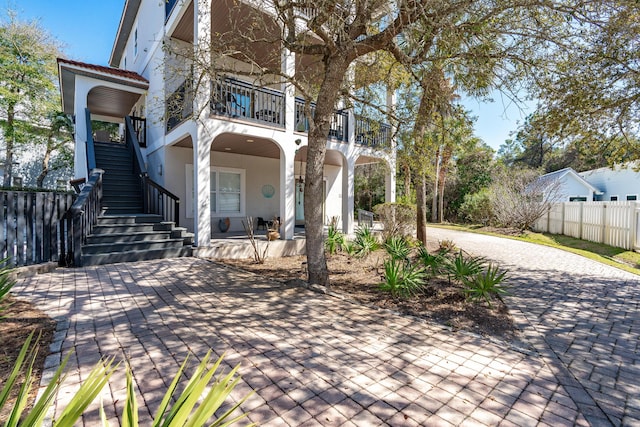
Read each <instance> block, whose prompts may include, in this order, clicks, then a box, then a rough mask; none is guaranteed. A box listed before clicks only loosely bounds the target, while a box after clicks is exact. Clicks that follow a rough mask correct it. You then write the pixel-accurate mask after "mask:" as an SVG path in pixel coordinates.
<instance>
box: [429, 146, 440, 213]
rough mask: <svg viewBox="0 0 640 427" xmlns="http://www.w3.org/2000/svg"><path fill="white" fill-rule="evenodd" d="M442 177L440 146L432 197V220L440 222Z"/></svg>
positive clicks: (437, 152) (437, 153) (437, 154)
mask: <svg viewBox="0 0 640 427" xmlns="http://www.w3.org/2000/svg"><path fill="white" fill-rule="evenodd" d="M439 177H440V147H438V149H437V150H436V173H435V175H434V177H433V198H432V199H431V222H434V223H435V222H438V188H439V183H438V178H439Z"/></svg>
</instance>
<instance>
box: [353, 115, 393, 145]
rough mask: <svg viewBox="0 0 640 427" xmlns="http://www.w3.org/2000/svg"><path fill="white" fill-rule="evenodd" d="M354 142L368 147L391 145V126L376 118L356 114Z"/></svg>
mask: <svg viewBox="0 0 640 427" xmlns="http://www.w3.org/2000/svg"><path fill="white" fill-rule="evenodd" d="M355 138H356V143H357V144H361V145H366V146H368V147H389V146H390V145H391V126H390V125H388V124H386V123H382V122H379V121H377V120H372V119H368V118H365V117H361V116H356V125H355Z"/></svg>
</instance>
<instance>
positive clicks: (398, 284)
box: [380, 258, 425, 298]
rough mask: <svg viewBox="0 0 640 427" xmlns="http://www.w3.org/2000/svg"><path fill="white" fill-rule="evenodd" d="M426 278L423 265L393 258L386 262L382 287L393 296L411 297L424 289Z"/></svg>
mask: <svg viewBox="0 0 640 427" xmlns="http://www.w3.org/2000/svg"><path fill="white" fill-rule="evenodd" d="M424 280H425V271H424V269H423V268H422V267H419V266H416V265H411V264H410V263H407V262H402V261H401V260H399V259H394V258H391V259H388V260H387V261H385V262H384V282H382V283H381V284H380V289H381V290H383V291H385V292H389V293H391V295H392V296H393V297H401V298H406V297H411V296H413V295H416V294H417V293H418V292H420V291H421V290H422V286H423V285H424Z"/></svg>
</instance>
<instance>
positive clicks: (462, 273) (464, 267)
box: [444, 250, 484, 282]
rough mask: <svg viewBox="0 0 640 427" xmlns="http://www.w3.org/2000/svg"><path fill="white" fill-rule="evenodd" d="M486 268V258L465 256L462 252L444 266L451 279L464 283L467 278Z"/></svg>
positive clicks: (448, 260)
mask: <svg viewBox="0 0 640 427" xmlns="http://www.w3.org/2000/svg"><path fill="white" fill-rule="evenodd" d="M483 266H484V258H482V257H474V256H465V255H464V254H463V252H462V250H460V251H458V254H457V255H456V256H455V257H453V258H450V259H447V262H446V263H445V264H444V267H445V272H446V273H447V274H448V275H449V279H454V280H457V281H458V282H463V281H464V280H465V279H466V278H468V277H472V276H474V275H476V274H478V273H479V272H480V271H481V270H482V268H483Z"/></svg>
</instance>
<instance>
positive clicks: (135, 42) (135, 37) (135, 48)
mask: <svg viewBox="0 0 640 427" xmlns="http://www.w3.org/2000/svg"><path fill="white" fill-rule="evenodd" d="M133 56H134V57H135V56H138V26H137V25H136V28H135V29H134V30H133Z"/></svg>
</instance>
